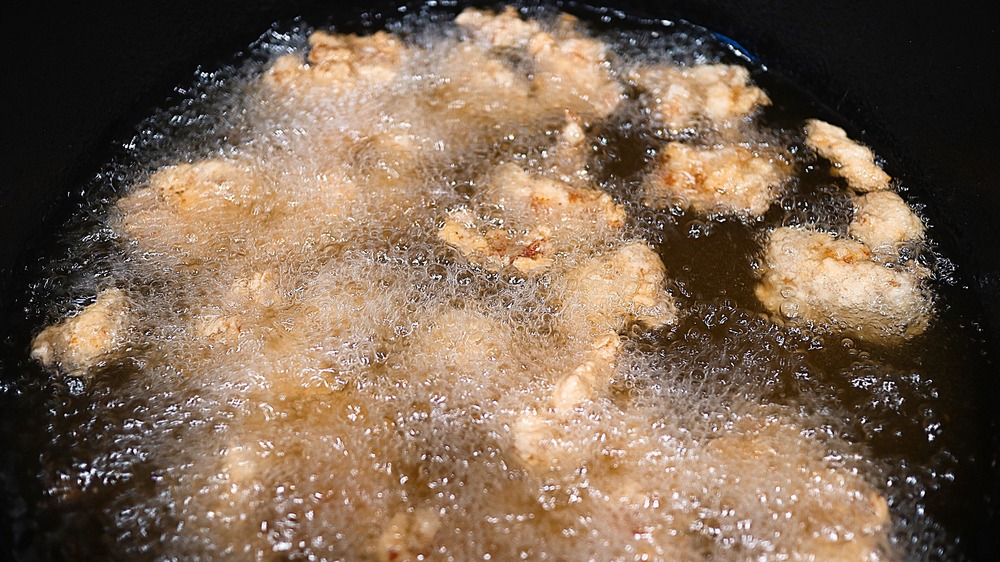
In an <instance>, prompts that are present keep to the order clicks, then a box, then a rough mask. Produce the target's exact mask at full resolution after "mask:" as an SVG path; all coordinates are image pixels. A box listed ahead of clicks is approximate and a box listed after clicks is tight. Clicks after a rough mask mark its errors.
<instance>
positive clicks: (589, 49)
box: [528, 32, 625, 119]
mask: <svg viewBox="0 0 1000 562" xmlns="http://www.w3.org/2000/svg"><path fill="white" fill-rule="evenodd" d="M528 52H529V53H530V54H531V56H532V58H533V60H534V63H535V74H534V76H535V78H534V82H533V85H534V87H535V92H536V95H537V96H538V97H539V98H540V99H541V100H542V102H543V103H544V104H545V105H548V106H551V107H556V108H560V109H568V110H570V111H574V112H576V113H578V114H580V115H582V116H585V117H586V118H588V119H590V118H594V119H599V118H603V117H607V116H608V115H610V114H611V112H613V111H614V110H615V108H616V107H618V104H619V102H621V100H622V98H623V96H624V92H625V90H624V87H623V86H622V84H621V82H619V81H618V79H617V78H616V77H615V76H614V74H613V72H612V68H611V60H610V51H609V49H608V47H607V45H605V44H604V43H603V42H602V41H600V40H598V39H594V38H592V37H584V36H579V35H571V36H569V37H560V36H558V35H556V34H552V33H548V32H542V33H538V34H536V35H535V36H534V37H532V38H531V43H530V45H529V46H528Z"/></svg>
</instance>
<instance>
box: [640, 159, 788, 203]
mask: <svg viewBox="0 0 1000 562" xmlns="http://www.w3.org/2000/svg"><path fill="white" fill-rule="evenodd" d="M657 163H658V167H657V169H656V170H655V171H654V172H653V174H652V177H651V180H650V181H649V187H648V189H647V194H648V198H649V199H650V201H651V203H652V204H654V205H655V206H664V205H668V204H671V203H673V202H674V201H677V200H678V199H679V200H680V201H682V202H684V203H685V204H686V206H688V207H690V208H692V209H694V210H695V211H697V212H699V213H707V214H714V213H719V214H725V215H738V216H748V217H759V216H761V215H763V214H764V213H765V212H767V209H768V208H769V207H770V206H771V203H773V202H774V200H775V199H776V198H777V197H778V195H779V194H780V192H781V187H782V185H783V184H785V183H786V182H787V181H788V179H789V178H790V177H791V171H792V170H791V165H789V163H788V162H787V161H786V160H785V159H783V158H782V157H781V156H780V155H779V153H778V152H777V151H776V150H774V149H772V148H769V147H757V148H754V149H750V148H747V147H744V146H741V145H722V146H713V147H708V148H701V147H696V146H691V145H687V144H683V143H679V142H670V143H668V144H667V145H666V147H664V149H663V150H662V152H661V153H660V155H659V157H658V159H657Z"/></svg>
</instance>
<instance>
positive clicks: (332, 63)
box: [263, 31, 406, 92]
mask: <svg viewBox="0 0 1000 562" xmlns="http://www.w3.org/2000/svg"><path fill="white" fill-rule="evenodd" d="M405 53H406V47H404V46H403V43H402V42H401V41H400V40H399V38H398V37H396V36H394V35H392V34H390V33H386V32H385V31H378V32H376V33H373V34H372V35H366V36H358V35H353V34H351V35H342V34H337V33H329V32H326V31H316V32H315V33H313V34H312V35H310V36H309V55H308V56H307V57H306V60H305V61H303V60H302V58H301V57H300V56H299V55H295V54H290V55H283V56H281V57H279V58H278V59H277V60H275V61H274V63H273V64H272V65H271V68H269V69H268V70H267V72H266V73H265V74H264V79H263V81H264V84H266V85H267V86H269V87H270V88H271V89H272V90H273V91H276V92H281V91H283V90H285V89H301V88H313V87H319V88H331V89H334V90H337V91H347V90H350V89H353V88H356V87H358V86H360V85H367V86H371V85H377V84H384V83H386V82H391V81H392V80H393V79H395V78H396V75H397V73H398V72H399V68H400V66H401V65H402V61H403V58H404V56H405Z"/></svg>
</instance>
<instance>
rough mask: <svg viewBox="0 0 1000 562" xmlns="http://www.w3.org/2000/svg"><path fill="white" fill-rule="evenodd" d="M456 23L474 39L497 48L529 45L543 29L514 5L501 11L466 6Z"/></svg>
mask: <svg viewBox="0 0 1000 562" xmlns="http://www.w3.org/2000/svg"><path fill="white" fill-rule="evenodd" d="M455 23H456V24H457V25H459V26H461V27H463V28H465V29H466V30H467V31H468V32H469V33H470V35H471V36H472V38H473V40H474V41H476V42H479V43H483V44H485V45H487V46H489V47H491V48H496V49H511V48H524V47H527V45H528V42H529V41H530V40H531V38H532V37H534V35H535V34H537V33H540V32H541V31H542V27H541V25H539V23H538V22H537V21H535V20H522V19H521V16H520V15H519V14H518V13H517V9H516V8H514V7H513V6H507V7H505V8H504V9H503V11H501V12H492V11H490V10H480V9H477V8H466V9H464V10H462V13H460V14H458V16H457V17H456V18H455Z"/></svg>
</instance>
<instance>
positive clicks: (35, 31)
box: [0, 0, 1000, 559]
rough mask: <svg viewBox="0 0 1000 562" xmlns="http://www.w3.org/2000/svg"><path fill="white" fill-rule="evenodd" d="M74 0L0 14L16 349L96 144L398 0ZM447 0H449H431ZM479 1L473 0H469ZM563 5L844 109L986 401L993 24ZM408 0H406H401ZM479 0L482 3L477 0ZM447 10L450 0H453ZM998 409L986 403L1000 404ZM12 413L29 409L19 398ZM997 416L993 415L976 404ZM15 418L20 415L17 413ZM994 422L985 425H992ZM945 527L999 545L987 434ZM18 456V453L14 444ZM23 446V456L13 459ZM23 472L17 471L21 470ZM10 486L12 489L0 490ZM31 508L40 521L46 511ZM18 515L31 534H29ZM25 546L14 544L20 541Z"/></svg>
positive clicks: (744, 9) (992, 294) (5, 219)
mask: <svg viewBox="0 0 1000 562" xmlns="http://www.w3.org/2000/svg"><path fill="white" fill-rule="evenodd" d="M114 4H115V5H108V4H107V3H98V4H92V3H80V4H75V5H73V6H71V7H68V8H63V9H62V10H60V11H55V10H52V11H48V10H47V9H46V8H43V7H33V8H30V10H31V12H32V13H31V14H28V16H27V17H21V18H18V19H17V20H15V21H9V22H8V23H7V25H6V26H5V27H6V28H7V29H6V30H5V47H6V49H5V50H6V55H7V61H6V64H5V72H4V74H5V78H4V87H3V90H4V91H3V95H4V104H3V109H4V115H5V117H4V128H3V143H4V147H3V150H2V154H3V159H4V164H5V165H4V166H3V173H2V180H0V182H2V183H0V314H2V316H0V318H3V319H4V320H3V321H2V322H3V324H5V325H0V336H2V337H3V339H2V341H0V344H2V345H3V346H4V348H5V350H6V351H7V352H5V353H2V354H0V357H2V356H9V355H10V353H8V352H9V351H11V350H13V351H17V350H22V352H23V350H24V349H26V346H27V339H26V338H27V336H26V335H25V334H23V333H18V332H17V330H8V329H7V328H8V326H11V327H13V326H16V325H17V318H18V317H19V316H18V309H17V306H18V302H17V297H18V295H19V294H20V293H21V292H22V291H23V290H24V283H25V279H24V276H25V272H26V271H29V270H31V268H32V264H34V263H36V262H37V260H38V257H39V255H40V253H41V252H42V251H43V248H45V246H46V245H47V244H48V243H50V242H51V237H52V234H51V233H52V232H53V230H54V229H56V228H57V227H58V226H59V225H60V224H62V223H63V222H64V221H65V220H66V219H67V217H68V216H69V214H70V213H71V212H72V210H73V209H74V208H76V205H77V203H78V202H79V201H80V200H81V199H82V198H83V197H84V196H85V195H86V194H85V193H83V192H82V191H83V190H82V188H81V186H84V185H86V184H87V181H86V180H88V179H89V178H90V177H91V176H92V175H93V174H94V173H95V171H97V169H98V168H99V166H100V164H101V163H102V162H104V161H105V160H107V158H108V157H109V155H110V154H111V147H112V146H113V145H114V143H115V142H116V141H121V140H124V139H127V138H129V137H130V136H131V134H132V133H133V132H134V129H133V127H134V126H135V124H136V123H138V122H139V121H140V120H141V119H142V118H143V117H145V116H146V115H148V114H150V113H151V112H152V110H153V108H154V107H157V106H162V105H163V104H164V102H165V100H167V99H168V98H169V97H170V95H171V93H172V90H173V88H174V87H175V86H177V85H178V84H187V83H190V82H191V76H192V72H193V71H194V69H196V68H197V67H198V66H199V65H205V66H206V67H208V68H212V67H213V65H214V64H217V63H218V62H219V61H224V60H226V59H227V58H228V57H229V56H231V55H232V53H234V52H236V51H238V50H240V49H241V48H243V47H245V46H246V45H247V44H249V43H250V42H251V41H253V40H254V39H255V38H257V37H258V36H259V35H260V34H261V33H262V32H263V31H264V30H265V29H267V27H268V26H269V25H270V24H271V23H272V22H274V21H279V20H289V19H291V18H293V17H295V16H305V18H306V20H307V21H309V22H310V23H314V24H316V25H322V24H323V23H339V24H346V25H347V26H348V28H350V27H354V28H358V29H361V28H364V27H367V26H375V27H378V26H379V24H380V21H382V18H381V15H382V14H393V13H396V8H397V7H398V5H399V4H401V3H400V2H373V3H367V5H365V6H360V5H352V4H351V3H344V2H316V1H278V0H264V1H261V2H257V3H254V4H249V3H247V2H242V1H236V0H225V1H218V2H195V1H192V0H176V1H173V2H169V3H162V4H161V5H154V4H144V3H128V2H122V3H114ZM440 4H443V5H445V6H450V5H451V4H452V2H447V1H445V2H440ZM474 4H480V5H482V4H483V3H481V2H480V3H474ZM596 4H598V3H595V6H588V5H587V4H584V3H574V2H566V3H563V4H562V5H563V6H564V7H565V8H567V9H569V10H570V11H575V12H578V13H579V12H581V11H587V12H593V11H594V10H596V12H597V13H598V14H600V13H608V14H613V11H614V10H621V11H623V12H625V13H627V14H629V15H633V16H637V17H644V18H654V19H685V20H687V21H690V22H692V23H695V24H698V25H702V26H704V27H706V28H708V29H710V30H712V31H715V32H718V33H721V34H723V35H725V36H728V37H730V38H732V39H733V40H735V41H736V42H738V43H739V44H740V45H741V46H742V47H743V48H745V49H746V51H747V52H749V53H751V54H752V55H753V56H755V57H757V58H758V59H759V61H760V62H761V63H763V64H765V65H766V66H767V67H768V68H769V69H770V70H772V71H773V72H775V73H776V74H778V75H780V76H783V77H785V78H787V79H788V80H789V81H791V82H792V83H794V84H796V85H797V86H799V87H801V88H802V89H804V90H806V91H808V92H810V93H811V94H812V96H814V99H815V103H816V104H817V106H818V107H823V108H824V110H825V111H832V112H834V113H837V114H839V115H841V116H842V117H843V118H844V120H845V121H846V122H848V123H851V124H853V125H854V126H855V129H854V130H853V131H852V132H853V133H855V134H859V135H860V136H861V138H862V139H863V140H864V141H865V142H866V143H867V144H869V145H871V146H873V147H874V148H875V149H876V152H877V153H879V154H880V155H881V156H883V157H885V158H886V160H887V162H888V171H889V172H890V174H891V175H893V176H895V177H898V178H901V179H902V180H903V181H904V182H905V183H906V185H908V186H909V187H910V188H911V190H912V193H914V194H915V195H916V196H917V197H918V198H919V200H920V201H922V202H924V203H926V204H927V209H926V211H925V214H927V215H928V216H929V218H930V220H931V222H932V223H933V224H935V225H937V227H938V228H939V229H940V230H941V231H943V234H944V235H943V236H942V234H941V233H940V232H939V234H938V238H939V239H943V240H942V243H943V248H942V249H943V250H944V251H945V252H947V253H948V254H949V255H951V256H953V257H954V258H955V260H956V261H957V262H958V264H959V275H960V277H961V279H962V282H964V283H966V284H968V285H970V286H971V288H972V290H973V291H974V292H975V293H976V295H977V296H978V299H979V300H980V302H981V304H982V307H983V311H984V312H983V319H982V321H983V323H984V330H985V333H986V337H987V339H988V341H989V342H991V344H990V347H991V350H992V355H993V356H994V357H993V362H991V363H990V365H992V367H991V370H993V371H994V372H993V373H987V374H985V375H986V376H984V377H982V379H983V381H984V382H983V389H982V392H983V394H984V395H986V396H988V397H989V398H990V400H991V401H992V403H994V404H995V403H996V400H995V396H996V395H997V389H996V383H995V381H996V380H997V375H998V374H1000V373H997V372H995V371H997V369H996V362H995V360H996V358H997V351H998V350H1000V249H998V248H997V246H998V242H1000V234H998V229H997V226H996V220H995V218H994V217H995V216H996V215H997V214H998V213H1000V185H998V184H1000V181H998V180H997V174H996V172H995V168H996V165H995V162H996V158H997V155H998V154H1000V134H998V132H997V128H998V126H1000V109H998V107H1000V73H998V72H997V71H998V70H1000V68H998V65H997V64H996V63H995V62H994V60H995V59H994V55H993V52H992V51H993V48H994V47H995V45H996V44H997V33H996V24H995V23H994V22H993V20H991V19H989V18H987V17H985V15H984V14H981V13H978V12H977V11H972V10H970V9H967V8H965V7H963V6H961V5H958V4H954V5H940V4H933V5H932V4H920V3H912V2H903V1H887V2H864V1H858V0H844V1H841V2H836V3H834V2H800V1H790V0H789V1H782V0H766V1H757V2H741V1H736V0H673V1H663V2H655V1H649V2H642V1H634V0H632V1H630V0H623V1H618V2H602V3H599V4H600V5H596ZM412 5H414V6H415V5H416V4H415V3H414V4H412ZM487 5H488V4H487ZM453 9H454V11H455V12H456V13H457V11H459V9H460V8H459V7H453ZM3 369H4V364H3V363H0V377H2V380H0V408H2V409H4V410H7V409H13V410H15V411H17V409H18V408H23V405H22V404H19V403H18V397H17V396H15V395H13V394H12V393H11V392H8V391H7V389H8V388H10V386H9V385H8V381H9V377H10V376H12V375H11V374H10V373H8V372H5V371H3ZM997 410H998V409H997V408H993V409H992V411H993V412H996V411H997ZM26 415H30V412H27V413H26ZM989 421H990V423H991V424H992V423H995V421H996V419H995V415H994V419H991V420H989ZM24 423H26V424H27V423H30V422H28V421H27V420H25V422H24ZM993 427H996V426H995V425H992V426H991V429H990V431H989V432H988V433H987V434H989V435H993V434H995V431H994V430H993V429H992V428H993ZM19 429H20V428H19V422H17V421H16V420H15V421H6V419H5V421H4V423H3V425H2V427H0V435H3V436H4V438H5V443H6V444H5V445H3V446H2V447H0V448H2V449H5V452H6V453H7V454H5V455H4V456H3V457H2V459H3V462H2V463H0V469H2V470H3V472H2V473H0V478H2V480H0V492H2V498H3V499H4V500H8V499H9V501H8V502H7V505H5V506H4V511H3V513H0V525H2V526H0V553H2V555H0V558H6V557H7V556H8V555H12V554H14V552H15V551H16V552H19V553H20V556H21V557H29V558H30V557H34V556H39V552H44V551H45V549H42V550H38V549H28V550H21V549H20V548H19V547H18V548H15V547H16V545H15V544H14V542H18V543H20V542H23V541H25V540H27V539H26V536H27V535H30V534H31V533H32V532H38V530H37V529H35V530H32V529H14V528H11V525H10V523H9V520H10V518H11V515H12V514H14V513H15V512H16V511H17V510H18V509H21V508H22V507H23V506H20V505H17V502H24V501H30V500H26V498H30V497H32V494H34V493H37V490H26V489H25V488H30V487H31V484H30V481H28V482H27V483H26V476H25V475H24V474H16V473H15V472H16V471H15V470H14V469H13V468H11V467H12V466H13V465H14V464H15V461H14V460H11V459H15V458H17V451H16V448H17V444H18V443H19V441H18V439H17V438H16V436H17V434H18V432H19ZM987 449H988V452H987V453H986V455H985V457H987V458H980V459H979V460H978V462H979V463H980V464H981V465H982V467H981V469H980V470H978V471H976V473H977V474H979V475H980V477H979V478H980V480H979V481H977V482H975V485H974V486H973V487H972V490H971V491H970V492H969V493H968V497H967V498H963V500H962V503H963V505H966V506H967V511H966V512H965V513H962V514H958V515H955V514H952V516H951V518H952V519H953V520H954V522H953V524H952V528H950V529H949V534H950V536H951V537H952V538H953V539H956V540H957V541H958V542H959V544H960V548H959V550H961V551H963V552H964V553H965V555H966V556H968V557H969V558H972V559H991V558H992V556H991V555H993V554H994V553H995V552H996V551H997V548H998V546H1000V523H998V515H997V509H996V504H995V499H994V498H996V497H998V492H1000V485H998V482H1000V478H998V476H997V471H996V468H995V466H996V464H997V463H996V459H997V454H996V451H997V447H996V443H995V438H994V441H993V442H991V443H990V444H989V445H988V447H986V448H984V450H987ZM21 460H23V459H21ZM18 462H20V461H18ZM22 472H23V471H22ZM11 502H13V503H11ZM42 524H44V522H43V523H42ZM26 533H27V535H26ZM22 546H23V545H22Z"/></svg>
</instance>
